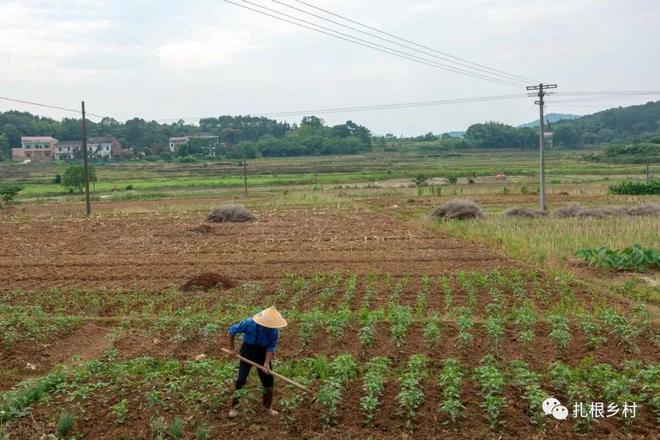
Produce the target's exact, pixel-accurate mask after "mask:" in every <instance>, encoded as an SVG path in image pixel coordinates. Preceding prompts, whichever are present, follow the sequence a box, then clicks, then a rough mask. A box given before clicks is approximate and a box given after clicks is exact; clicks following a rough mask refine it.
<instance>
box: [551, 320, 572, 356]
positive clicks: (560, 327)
mask: <svg viewBox="0 0 660 440" xmlns="http://www.w3.org/2000/svg"><path fill="white" fill-rule="evenodd" d="M548 322H549V323H550V327H551V330H550V339H552V341H553V342H554V343H555V346H556V347H557V349H558V350H559V351H565V350H566V349H567V348H568V344H570V342H571V339H572V335H571V329H570V327H569V326H568V320H567V319H566V318H565V317H564V316H561V315H550V316H548Z"/></svg>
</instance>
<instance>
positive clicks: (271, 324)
mask: <svg viewBox="0 0 660 440" xmlns="http://www.w3.org/2000/svg"><path fill="white" fill-rule="evenodd" d="M285 326H286V320H285V319H284V318H282V315H280V312H278V311H277V309H275V307H269V308H267V309H266V310H264V311H263V312H259V313H257V314H256V315H254V317H252V318H247V319H244V320H243V321H241V322H239V323H237V324H234V325H232V326H231V327H229V329H228V332H229V353H228V355H229V356H234V355H235V351H234V338H235V337H236V335H237V334H239V333H243V345H242V346H241V352H240V354H241V356H243V357H244V358H247V359H249V360H251V361H252V362H256V363H257V364H259V365H263V367H264V370H265V371H264V370H261V369H260V368H257V373H259V379H261V385H263V387H264V394H263V404H264V407H265V408H266V411H267V412H268V413H269V414H270V415H272V416H276V415H277V411H275V410H274V409H273V408H272V406H273V376H272V375H271V374H270V370H271V368H272V365H271V361H272V360H273V357H274V356H275V348H276V347H277V342H278V340H279V338H280V331H279V330H278V329H279V328H282V327H285ZM250 368H252V365H250V364H248V363H247V362H245V361H241V363H240V365H239V367H238V378H237V379H236V390H240V389H241V388H243V386H245V382H246V381H247V377H248V374H249V373H250ZM237 405H238V398H237V397H236V396H234V398H233V399H232V401H231V406H230V408H229V417H231V418H234V417H236V415H237V412H236V406H237Z"/></svg>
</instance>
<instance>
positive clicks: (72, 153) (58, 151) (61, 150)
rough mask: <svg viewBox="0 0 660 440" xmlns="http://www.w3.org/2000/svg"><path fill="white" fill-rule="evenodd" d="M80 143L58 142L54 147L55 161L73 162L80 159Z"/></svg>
mask: <svg viewBox="0 0 660 440" xmlns="http://www.w3.org/2000/svg"><path fill="white" fill-rule="evenodd" d="M81 151H82V141H59V142H57V145H55V154H54V158H55V160H74V159H76V158H80V157H82V155H81V153H80V152H81Z"/></svg>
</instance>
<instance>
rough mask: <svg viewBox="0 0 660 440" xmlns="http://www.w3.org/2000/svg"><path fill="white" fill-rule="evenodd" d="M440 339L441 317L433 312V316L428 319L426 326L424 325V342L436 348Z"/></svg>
mask: <svg viewBox="0 0 660 440" xmlns="http://www.w3.org/2000/svg"><path fill="white" fill-rule="evenodd" d="M439 338H440V317H439V316H438V314H437V312H433V313H432V314H431V316H429V317H428V320H427V321H426V324H425V325H424V340H425V341H426V343H427V344H429V345H430V346H434V345H435V344H437V343H438V339H439Z"/></svg>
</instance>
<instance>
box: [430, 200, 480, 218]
mask: <svg viewBox="0 0 660 440" xmlns="http://www.w3.org/2000/svg"><path fill="white" fill-rule="evenodd" d="M432 215H433V216H434V217H437V218H442V219H445V220H471V219H481V218H484V212H483V211H482V210H481V207H480V206H479V205H478V204H476V203H475V202H473V201H472V200H463V199H454V200H451V201H449V202H447V203H445V204H444V205H440V206H438V207H437V208H436V209H435V211H433V214H432Z"/></svg>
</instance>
